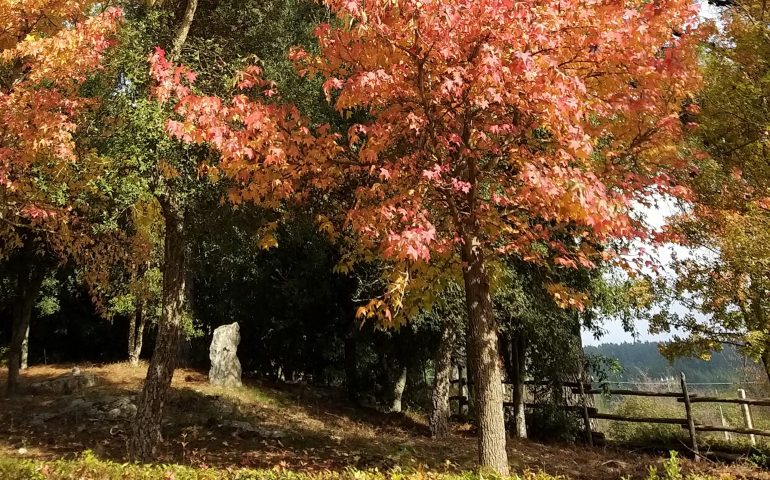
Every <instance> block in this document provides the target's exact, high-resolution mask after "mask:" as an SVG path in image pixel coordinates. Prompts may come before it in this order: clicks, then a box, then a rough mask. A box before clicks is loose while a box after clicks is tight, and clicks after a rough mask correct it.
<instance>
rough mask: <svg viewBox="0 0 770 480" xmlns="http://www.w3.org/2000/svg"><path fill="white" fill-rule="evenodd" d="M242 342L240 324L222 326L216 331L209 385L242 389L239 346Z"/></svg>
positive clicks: (210, 356)
mask: <svg viewBox="0 0 770 480" xmlns="http://www.w3.org/2000/svg"><path fill="white" fill-rule="evenodd" d="M240 342H241V329H240V327H239V326H238V323H237V322H235V323H231V324H230V325H222V326H221V327H217V329H216V330H214V338H213V339H212V340H211V348H210V349H209V359H210V360H211V370H209V383H211V384H212V385H220V386H223V387H240V386H241V385H242V383H241V362H240V361H239V360H238V355H237V353H238V344H239V343H240Z"/></svg>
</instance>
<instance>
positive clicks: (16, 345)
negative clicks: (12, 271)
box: [6, 262, 44, 396]
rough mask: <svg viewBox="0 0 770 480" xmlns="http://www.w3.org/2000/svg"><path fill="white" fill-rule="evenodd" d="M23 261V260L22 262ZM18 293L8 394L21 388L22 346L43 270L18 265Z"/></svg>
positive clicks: (13, 325)
mask: <svg viewBox="0 0 770 480" xmlns="http://www.w3.org/2000/svg"><path fill="white" fill-rule="evenodd" d="M22 263H23V262H22ZM17 268H18V269H19V270H18V276H17V280H16V295H15V298H14V304H13V309H12V315H13V319H12V328H11V345H10V348H9V350H8V384H7V385H6V394H7V395H8V396H11V395H15V394H16V393H18V389H19V370H20V369H21V360H22V347H23V345H24V340H25V338H26V336H27V335H28V334H29V324H30V321H31V319H32V308H33V307H34V306H35V300H36V299H37V295H38V293H40V286H41V285H42V283H43V277H44V275H43V272H42V271H39V270H37V269H35V268H29V267H25V266H24V265H22V264H20V265H19V266H18V267H17Z"/></svg>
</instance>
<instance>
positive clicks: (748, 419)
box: [738, 388, 757, 446]
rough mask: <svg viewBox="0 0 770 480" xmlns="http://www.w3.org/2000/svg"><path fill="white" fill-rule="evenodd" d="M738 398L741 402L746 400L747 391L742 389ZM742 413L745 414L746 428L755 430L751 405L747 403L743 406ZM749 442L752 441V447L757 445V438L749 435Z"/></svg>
mask: <svg viewBox="0 0 770 480" xmlns="http://www.w3.org/2000/svg"><path fill="white" fill-rule="evenodd" d="M738 396H739V397H741V400H745V399H746V390H744V389H742V388H741V389H739V390H738ZM741 411H742V412H743V421H744V423H745V424H746V428H754V420H753V419H752V418H751V410H749V405H748V404H746V403H743V404H741ZM749 440H750V441H751V445H752V446H755V445H756V444H757V438H756V437H755V436H754V434H753V433H752V434H750V435H749Z"/></svg>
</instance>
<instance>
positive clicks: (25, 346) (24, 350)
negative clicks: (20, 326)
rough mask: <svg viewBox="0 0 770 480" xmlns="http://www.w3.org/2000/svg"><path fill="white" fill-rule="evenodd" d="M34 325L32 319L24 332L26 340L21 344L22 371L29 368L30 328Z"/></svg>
mask: <svg viewBox="0 0 770 480" xmlns="http://www.w3.org/2000/svg"><path fill="white" fill-rule="evenodd" d="M30 323H32V318H31V317H30V320H29V321H28V322H27V328H26V329H25V330H24V340H22V342H21V365H20V368H21V370H26V369H27V368H28V367H29V326H30Z"/></svg>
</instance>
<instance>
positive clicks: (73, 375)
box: [28, 367, 96, 395]
mask: <svg viewBox="0 0 770 480" xmlns="http://www.w3.org/2000/svg"><path fill="white" fill-rule="evenodd" d="M94 385H96V379H95V378H94V376H93V375H91V374H90V373H82V372H81V371H80V369H79V368H77V367H75V368H73V369H72V372H70V373H67V374H64V375H62V376H60V377H56V378H52V379H50V380H44V381H42V382H37V383H33V384H31V385H30V386H29V387H28V389H29V391H30V392H31V393H37V394H44V395H67V394H70V393H77V392H80V391H82V390H85V389H86V388H91V387H93V386H94Z"/></svg>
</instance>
